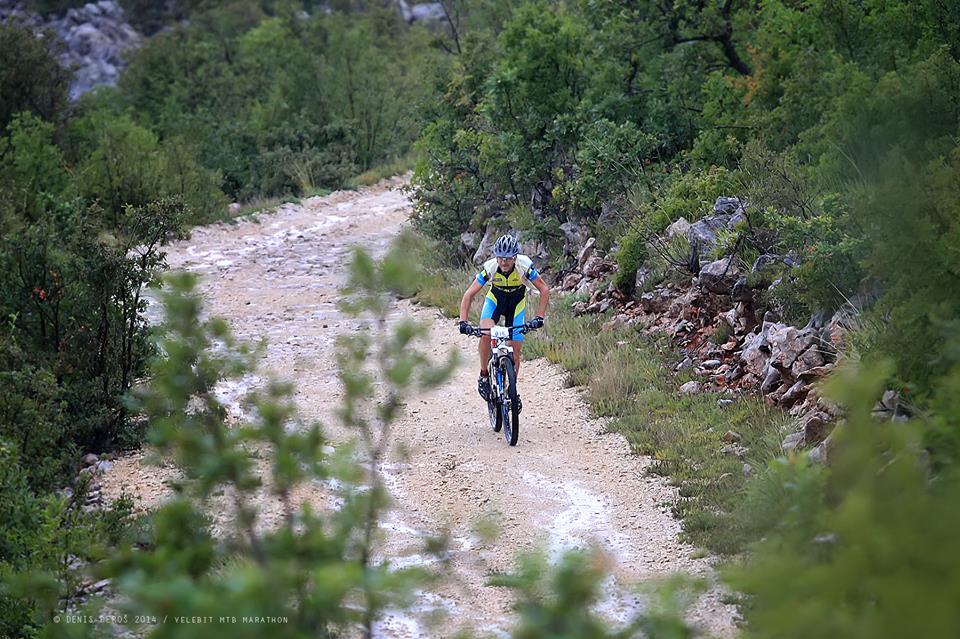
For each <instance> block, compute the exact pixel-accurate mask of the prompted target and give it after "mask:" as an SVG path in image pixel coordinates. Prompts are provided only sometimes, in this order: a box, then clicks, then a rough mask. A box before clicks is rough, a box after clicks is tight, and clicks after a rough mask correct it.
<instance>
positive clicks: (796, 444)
mask: <svg viewBox="0 0 960 639" xmlns="http://www.w3.org/2000/svg"><path fill="white" fill-rule="evenodd" d="M802 446H803V433H790V434H789V435H787V436H786V437H784V438H783V441H782V442H780V449H781V450H782V451H783V452H785V453H789V452H790V451H794V450H797V449H798V448H800V447H802Z"/></svg>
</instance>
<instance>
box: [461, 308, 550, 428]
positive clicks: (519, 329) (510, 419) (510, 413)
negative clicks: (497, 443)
mask: <svg viewBox="0 0 960 639" xmlns="http://www.w3.org/2000/svg"><path fill="white" fill-rule="evenodd" d="M532 330H536V329H534V328H532V327H531V326H530V325H529V324H522V325H521V326H494V327H492V328H475V329H473V335H474V336H476V337H481V336H483V335H489V336H490V347H491V349H492V352H491V354H490V360H489V361H488V362H487V374H488V375H489V376H490V378H489V379H490V398H489V399H488V400H487V413H488V414H489V416H490V425H491V426H492V427H493V431H494V432H495V433H499V432H500V430H501V429H502V430H503V438H504V439H505V440H507V443H508V444H510V445H511V446H516V445H517V440H518V439H519V437H520V411H519V410H518V407H517V403H518V399H519V398H518V395H517V371H516V370H515V368H514V364H513V346H510V340H512V339H513V336H514V335H515V334H521V333H527V332H529V331H532Z"/></svg>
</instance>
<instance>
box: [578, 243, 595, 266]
mask: <svg viewBox="0 0 960 639" xmlns="http://www.w3.org/2000/svg"><path fill="white" fill-rule="evenodd" d="M596 246H597V239H596V238H594V237H591V238H589V239H588V240H587V243H586V244H584V245H583V248H581V249H580V252H579V253H577V267H578V268H579V269H580V270H581V271H583V265H584V264H586V262H587V260H589V259H590V258H591V257H592V256H593V251H594V249H595V248H596Z"/></svg>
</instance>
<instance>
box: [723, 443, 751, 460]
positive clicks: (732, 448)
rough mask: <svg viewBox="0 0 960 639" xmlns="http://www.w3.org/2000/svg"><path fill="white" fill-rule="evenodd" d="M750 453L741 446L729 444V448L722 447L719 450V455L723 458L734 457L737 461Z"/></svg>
mask: <svg viewBox="0 0 960 639" xmlns="http://www.w3.org/2000/svg"><path fill="white" fill-rule="evenodd" d="M748 452H750V450H749V449H748V448H745V447H744V446H741V445H739V444H730V445H729V446H724V447H723V448H721V449H720V454H721V455H724V456H725V457H736V458H737V459H743V458H744V457H746V456H747V453H748Z"/></svg>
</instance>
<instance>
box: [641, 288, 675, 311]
mask: <svg viewBox="0 0 960 639" xmlns="http://www.w3.org/2000/svg"><path fill="white" fill-rule="evenodd" d="M670 301H671V297H670V295H669V293H667V292H666V291H665V290H664V289H662V288H657V289H654V290H652V291H650V292H648V293H644V294H643V295H641V296H640V308H642V309H643V311H644V312H645V313H662V312H663V311H664V309H666V308H667V305H668V304H669V303H670Z"/></svg>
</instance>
